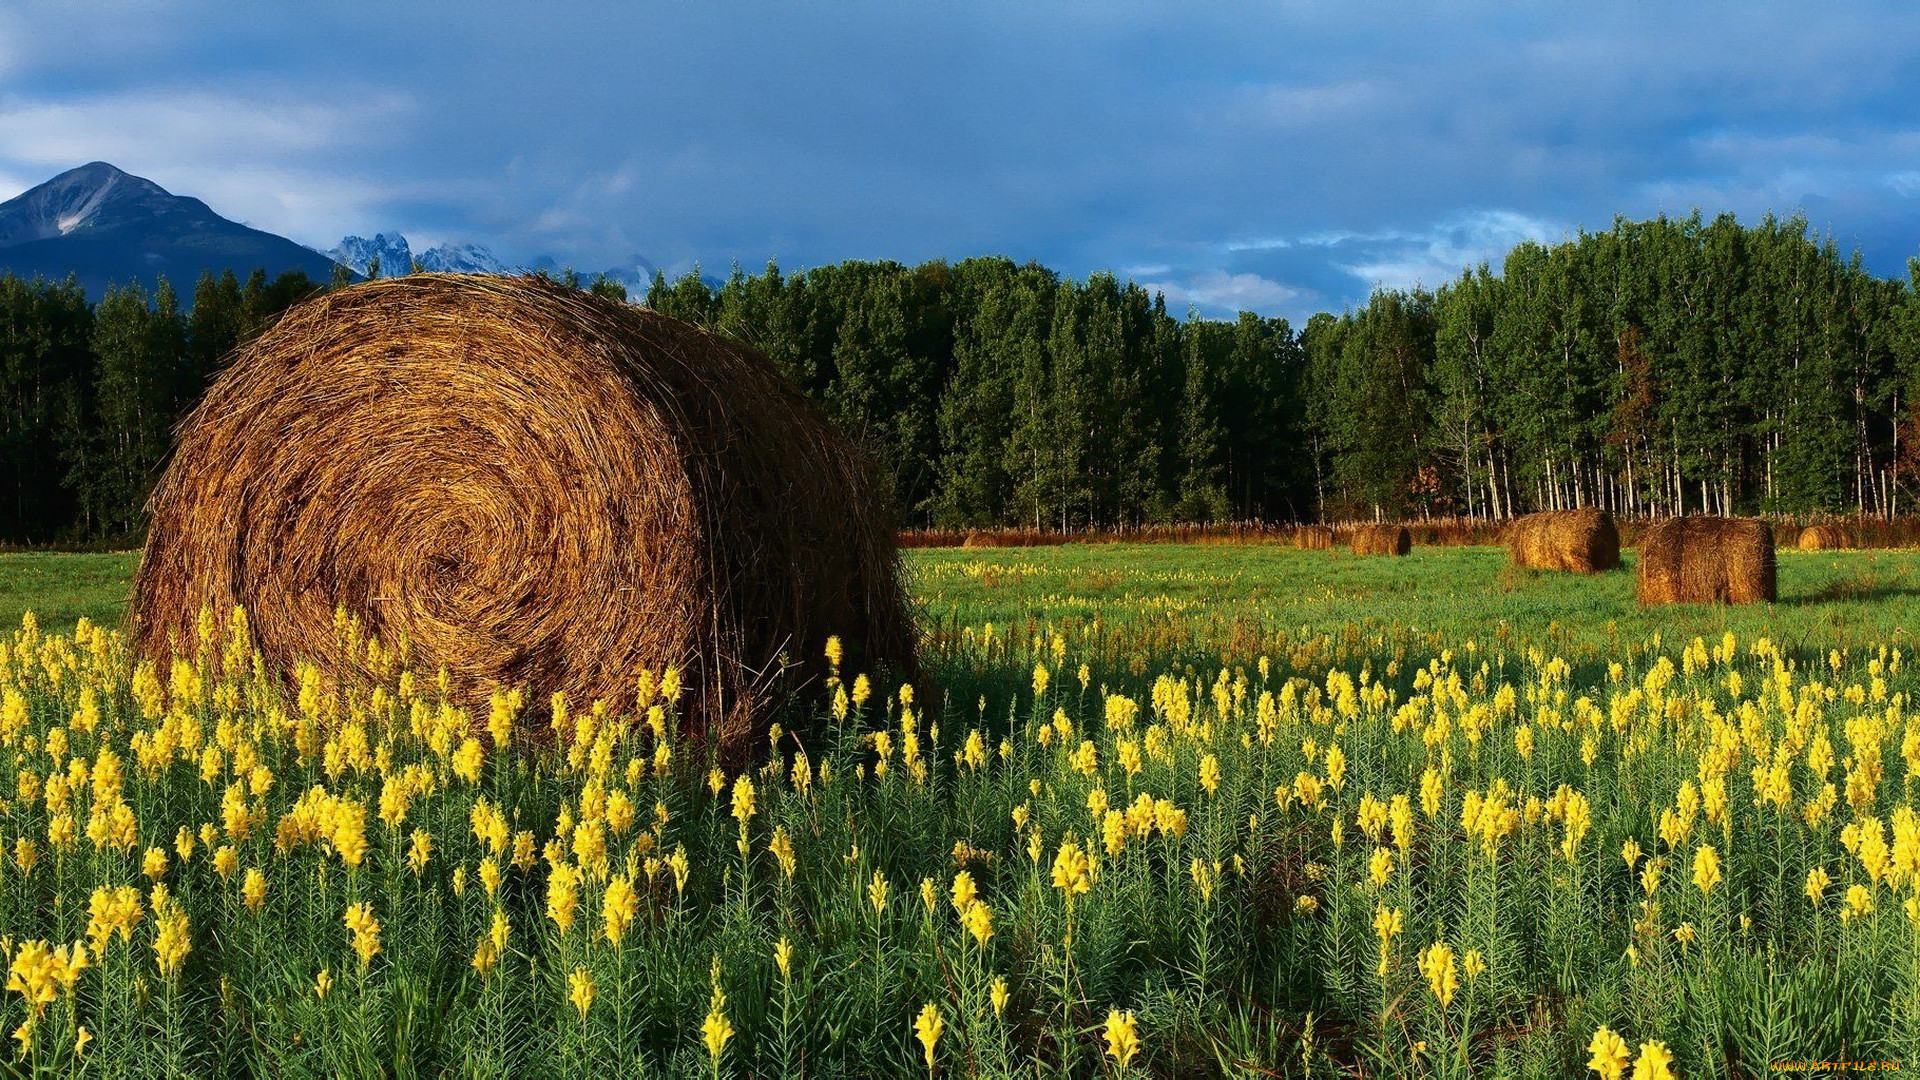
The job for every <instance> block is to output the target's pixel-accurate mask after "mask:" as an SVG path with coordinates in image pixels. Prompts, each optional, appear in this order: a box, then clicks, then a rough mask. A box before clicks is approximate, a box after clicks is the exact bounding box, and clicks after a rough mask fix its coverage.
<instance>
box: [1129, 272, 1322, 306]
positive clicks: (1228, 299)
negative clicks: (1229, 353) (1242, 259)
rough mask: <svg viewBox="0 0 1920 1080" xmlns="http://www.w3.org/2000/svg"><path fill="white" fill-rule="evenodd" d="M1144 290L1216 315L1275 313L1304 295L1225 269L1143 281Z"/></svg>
mask: <svg viewBox="0 0 1920 1080" xmlns="http://www.w3.org/2000/svg"><path fill="white" fill-rule="evenodd" d="M1140 287H1141V288H1143V289H1145V290H1147V291H1148V292H1157V293H1160V294H1161V295H1163V296H1165V297H1166V298H1167V305H1168V306H1169V307H1173V308H1178V307H1184V306H1186V305H1188V304H1192V305H1193V306H1195V307H1197V308H1200V309H1202V310H1206V311H1214V312H1220V311H1263V312H1271V311H1273V310H1274V309H1276V308H1279V307H1282V306H1285V305H1287V304H1289V303H1290V302H1291V301H1293V300H1295V299H1297V298H1299V297H1300V296H1301V291H1300V290H1299V289H1296V288H1294V287H1292V286H1290V285H1283V284H1281V283H1280V282H1278V281H1274V280H1271V279H1269V278H1264V277H1261V276H1260V275H1259V274H1233V273H1228V272H1227V271H1225V270H1205V271H1202V272H1200V273H1198V274H1195V275H1193V276H1191V277H1189V278H1187V279H1186V280H1184V281H1143V282H1141V283H1140Z"/></svg>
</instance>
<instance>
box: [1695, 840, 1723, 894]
mask: <svg viewBox="0 0 1920 1080" xmlns="http://www.w3.org/2000/svg"><path fill="white" fill-rule="evenodd" d="M1722 880H1723V879H1722V878H1721V876H1720V853H1719V852H1717V851H1715V850H1714V849H1713V846H1712V845H1711V844H1702V845H1701V846H1700V848H1699V850H1697V851H1695V852H1694V853H1693V883H1694V885H1696V886H1698V887H1699V889H1700V895H1701V896H1706V895H1707V894H1709V893H1711V892H1712V891H1713V887H1714V886H1715V885H1718V884H1720V882H1721V881H1722Z"/></svg>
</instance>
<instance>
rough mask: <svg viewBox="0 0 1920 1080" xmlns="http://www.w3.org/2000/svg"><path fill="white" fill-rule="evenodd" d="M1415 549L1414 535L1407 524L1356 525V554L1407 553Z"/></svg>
mask: <svg viewBox="0 0 1920 1080" xmlns="http://www.w3.org/2000/svg"><path fill="white" fill-rule="evenodd" d="M1412 550H1413V535H1412V534H1411V533H1409V532H1407V527H1406V526H1405V525H1356V526H1354V529H1353V553H1354V554H1355V555H1405V554H1406V553H1407V552H1409V551H1412Z"/></svg>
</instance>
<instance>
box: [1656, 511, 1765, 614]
mask: <svg viewBox="0 0 1920 1080" xmlns="http://www.w3.org/2000/svg"><path fill="white" fill-rule="evenodd" d="M1637 591H1638V594H1639V599H1640V603H1642V604H1676V603H1678V604H1701V603H1719V602H1724V603H1733V604H1745V603H1754V602H1757V601H1761V600H1767V601H1771V600H1774V599H1775V598H1776V591H1775V583H1774V558H1773V528H1772V527H1771V526H1769V525H1768V524H1767V523H1766V522H1764V521H1757V520H1754V519H1752V518H1727V517H1713V516H1709V515H1705V514H1698V515H1692V516H1689V517H1679V518H1669V519H1667V520H1665V521H1662V522H1659V523H1658V524H1656V525H1653V526H1651V527H1649V528H1648V529H1647V531H1646V532H1645V533H1643V534H1641V537H1640V567H1639V581H1638V590H1637Z"/></svg>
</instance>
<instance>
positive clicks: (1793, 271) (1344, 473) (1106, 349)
mask: <svg viewBox="0 0 1920 1080" xmlns="http://www.w3.org/2000/svg"><path fill="white" fill-rule="evenodd" d="M1914 275H1915V277H1920V263H1917V264H1916V268H1915V270H1914ZM569 278H570V279H571V280H573V281H574V283H575V284H577V285H579V286H580V287H583V288H591V289H593V290H594V291H596V292H601V293H603V294H607V295H610V296H614V297H616V298H622V299H624V298H625V290H624V289H622V288H621V287H620V286H619V285H617V284H615V283H611V282H607V281H604V280H596V281H593V282H580V281H578V280H577V279H573V278H571V275H569ZM344 283H345V279H344V278H343V277H336V278H335V279H334V281H332V282H330V283H327V284H326V285H321V284H319V283H315V282H312V281H309V280H308V279H307V278H305V277H304V276H301V275H298V274H290V275H283V276H282V277H280V278H277V279H274V280H272V281H269V280H267V278H266V275H265V274H264V273H259V272H256V273H254V274H253V275H252V276H251V277H250V278H248V279H247V280H246V281H244V282H242V281H241V280H239V279H238V278H236V276H235V275H234V274H232V273H231V272H229V273H227V274H225V275H223V276H221V277H218V278H216V277H213V276H211V275H208V276H203V277H202V278H201V280H200V281H199V282H198V283H197V284H196V286H195V288H194V290H193V293H192V297H191V302H190V303H183V302H182V299H181V297H179V296H178V295H177V294H176V293H175V292H174V290H173V288H172V287H171V286H170V285H169V284H168V283H167V282H166V281H165V280H164V279H162V280H160V281H158V282H157V284H156V286H155V287H154V288H153V289H152V290H151V291H148V290H145V289H143V288H142V287H140V286H127V287H121V288H116V289H113V290H111V291H110V292H109V293H108V294H107V295H106V296H104V297H101V298H99V299H98V301H97V302H93V301H90V300H89V298H88V297H86V296H85V295H84V293H83V292H82V291H81V290H80V288H79V287H78V286H77V285H76V284H74V283H72V282H71V281H69V282H47V281H40V280H35V281H22V280H18V279H14V278H0V543H8V544H16V545H29V544H44V543H52V542H62V543H90V542H91V543H113V542H120V541H127V540H137V538H138V536H139V533H140V531H141V529H142V517H143V506H144V502H145V497H146V492H147V490H148V489H149V488H150V487H151V485H152V483H153V481H154V479H155V478H156V477H157V475H158V472H159V470H160V468H161V467H162V466H163V464H164V462H165V459H166V454H167V450H168V444H169V440H170V436H171V432H172V430H173V427H174V424H175V423H176V422H177V421H178V419H179V418H180V417H181V416H183V415H184V414H185V411H186V410H187V409H189V408H191V407H192V405H193V403H194V402H195V401H196V400H197V398H198V396H199V394H200V392H201V390H202V389H203V388H204V387H205V386H206V384H207V382H208V380H209V379H211V378H212V377H213V376H214V375H216V374H217V373H218V371H219V368H220V365H221V363H222V362H223V360H224V358H225V357H227V356H228V354H229V353H230V352H231V351H232V350H233V349H234V348H235V347H236V346H237V345H239V344H241V343H243V342H244V341H245V340H247V339H248V337H249V336H250V335H251V334H253V333H254V332H256V331H257V330H258V329H259V328H260V327H262V326H264V325H265V324H266V323H267V322H268V321H270V320H271V319H272V318H273V317H274V316H275V315H276V314H278V313H279V312H280V311H282V310H284V309H285V308H286V307H288V306H289V305H291V304H293V303H295V302H297V301H298V300H300V299H302V298H304V297H305V296H307V295H310V294H311V293H313V292H314V291H316V290H317V289H320V288H325V287H339V286H341V285H342V284H344ZM642 302H644V303H646V304H647V305H649V306H651V307H654V308H656V309H658V310H661V311H663V312H665V313H667V314H670V315H674V316H676V317H679V318H683V319H687V320H689V321H692V322H695V323H698V324H700V325H703V326H706V327H709V328H710V329H712V330H713V331H715V332H716V333H720V334H723V335H726V336H728V337H732V338H735V339H738V340H741V341H745V342H747V343H749V344H751V345H753V346H755V347H757V348H759V349H760V350H762V351H763V352H765V353H766V354H767V355H768V356H769V357H770V358H771V359H772V360H773V362H774V363H775V364H777V365H778V366H779V367H780V368H781V369H782V370H783V371H785V372H786V373H787V374H788V375H789V376H790V377H792V379H793V380H794V381H795V382H796V383H797V384H798V385H799V386H800V387H801V388H802V389H803V390H804V391H805V392H806V393H807V394H808V395H809V396H810V397H812V398H813V399H814V400H816V401H818V402H819V403H820V404H821V406H822V407H823V408H824V409H825V410H826V411H827V412H828V414H829V415H830V416H831V417H832V418H833V419H834V420H835V421H836V422H837V423H839V424H840V425H841V426H842V427H843V428H844V429H845V430H847V431H848V432H849V433H850V434H852V435H853V436H854V437H856V438H857V439H859V440H861V441H862V442H863V443H864V444H865V445H866V446H867V447H868V448H869V449H870V450H871V451H872V453H873V454H874V456H875V457H876V458H877V459H878V460H879V461H880V462H881V464H882V465H883V470H884V473H885V475H886V477H887V478H888V479H889V481H890V483H891V486H892V489H893V495H894V496H895V500H896V502H897V505H898V506H899V507H900V511H901V514H902V518H903V520H902V524H903V525H909V526H914V525H918V526H940V527H984V526H995V525H1024V526H1028V527H1034V528H1046V529H1058V530H1076V529H1084V528H1092V527H1105V526H1116V525H1138V524H1146V523H1155V522H1218V521H1229V520H1233V521H1254V520H1258V521H1302V520H1347V519H1354V518H1373V517H1419V516H1454V515H1467V516H1473V517H1482V518H1501V517H1506V516H1510V515H1513V514H1518V513H1523V512H1526V511H1529V510H1533V509H1548V508H1559V507H1568V506H1582V505H1600V506H1606V507H1609V508H1612V509H1613V510H1615V511H1616V512H1619V513H1622V514H1628V515H1634V516H1646V515H1664V514H1673V513H1685V512H1697V511H1703V510H1704V511H1714V512H1729V513H1748V512H1766V513H1778V514H1810V513H1837V512H1849V511H1851V512H1858V513H1865V514H1893V513H1897V512H1900V511H1901V510H1902V509H1903V507H1904V506H1905V505H1906V503H1907V501H1909V500H1911V499H1913V498H1914V497H1915V496H1916V495H1920V488H1916V485H1917V484H1920V450H1916V448H1915V442H1916V437H1920V407H1917V406H1916V390H1920V385H1917V383H1920V307H1916V300H1915V281H1914V280H1912V279H1910V280H1889V279H1885V278H1880V277H1876V276H1874V275H1873V274H1871V273H1870V272H1868V271H1867V270H1866V269H1865V268H1864V267H1863V266H1862V264H1861V262H1860V259H1859V258H1858V256H1857V255H1856V256H1852V257H1847V256H1843V255H1842V253H1841V252H1840V250H1839V248H1838V246H1837V244H1836V243H1835V242H1834V241H1833V240H1832V239H1831V238H1823V237H1821V236H1819V235H1818V234H1817V233H1814V232H1813V231H1812V230H1811V229H1810V228H1809V226H1808V223H1807V222H1806V221H1805V220H1804V219H1803V218H1800V217H1792V218H1785V219H1778V218H1773V217H1768V218H1765V219H1763V220H1762V221H1760V222H1759V223H1757V224H1755V225H1751V226H1747V225H1742V224H1740V223H1739V222H1738V221H1736V220H1735V219H1734V218H1733V217H1732V216H1731V215H1722V216H1719V217H1717V218H1714V219H1712V220H1706V219H1704V218H1703V217H1702V216H1701V215H1699V214H1698V213H1696V214H1694V215H1691V216H1689V217H1686V218H1677V219H1676V218H1664V217H1663V218H1660V219H1656V220H1653V221H1644V222H1635V221H1627V220H1616V221H1615V222H1614V224H1613V226H1612V228H1611V229H1609V230H1607V231H1604V232H1584V231H1583V232H1581V233H1579V234H1577V235H1575V236H1571V237H1569V238H1567V239H1566V240H1565V241H1563V242H1561V243H1557V244H1552V245H1544V244H1537V243H1531V242H1529V243H1525V244H1521V245H1520V246H1518V247H1516V248H1514V249H1513V250H1512V251H1511V252H1509V253H1508V255H1507V256H1506V258H1505V260H1504V262H1503V263H1502V264H1501V265H1500V266H1499V267H1497V268H1496V267H1493V266H1490V265H1487V264H1482V265H1480V266H1476V267H1470V268H1466V269H1464V270H1463V271H1462V273H1461V274H1460V276H1459V277H1458V278H1457V279H1455V280H1453V281H1450V282H1447V283H1445V284H1443V285H1441V286H1439V287H1438V288H1436V289H1433V290H1431V291H1429V290H1426V289H1424V288H1413V289H1405V290H1400V289H1382V290H1377V291H1375V292H1374V293H1373V294H1372V295H1371V297H1369V299H1368V300H1367V302H1366V303H1365V304H1364V305H1362V306H1360V307H1358V308H1356V309H1352V310H1348V311H1345V312H1342V313H1339V314H1332V313H1322V314H1318V315H1314V316H1313V317H1312V318H1310V319H1309V320H1308V321H1307V323H1306V325H1305V326H1304V327H1294V326H1291V325H1289V323H1288V322H1287V321H1286V320H1285V319H1279V318H1271V317H1262V316H1260V315H1256V314H1253V313H1250V312H1243V313H1241V314H1240V315H1239V317H1238V318H1236V319H1233V320H1215V319H1208V318H1202V317H1200V316H1199V315H1198V314H1196V313H1194V312H1192V311H1188V312H1182V313H1175V312H1170V311H1169V310H1167V306H1166V304H1165V302H1164V300H1163V299H1162V298H1161V297H1160V296H1158V295H1149V294H1148V293H1147V292H1146V291H1145V290H1144V289H1142V288H1141V287H1140V286H1139V285H1137V284H1134V283H1132V282H1126V281H1121V280H1120V279H1118V278H1116V277H1115V276H1114V275H1111V274H1106V273H1097V274H1094V275H1092V276H1090V277H1089V278H1087V279H1086V280H1084V281H1081V280H1075V279H1073V278H1069V277H1063V276H1062V275H1060V274H1058V273H1055V272H1054V271H1052V270H1049V269H1047V268H1045V267H1043V266H1040V265H1038V264H1035V263H1027V264H1024V265H1023V264H1018V263H1016V262H1014V261H1013V260H1010V259H1007V258H973V259H966V260H964V261H960V262H955V263H947V262H943V261H934V262H927V263H922V264H920V265H917V266H906V265H902V264H899V263H894V262H867V261H850V262H842V263H837V264H832V265H828V266H822V267H816V268H812V269H808V270H806V271H804V272H798V273H791V274H786V273H782V271H781V270H780V269H779V268H778V267H777V266H774V265H771V264H770V265H769V266H768V267H767V268H766V269H765V271H764V272H762V273H760V274H757V275H756V274H748V273H746V272H744V271H743V270H741V269H740V268H738V267H735V268H734V270H733V272H732V274H731V276H730V277H729V278H728V279H727V280H726V281H724V282H721V283H714V282H710V281H708V280H706V279H703V278H702V277H701V276H700V275H699V273H698V272H697V271H695V272H693V273H689V274H687V275H685V276H684V277H681V278H680V279H678V280H674V281H669V280H667V279H665V278H656V279H655V280H654V283H653V285H652V287H651V288H650V289H649V290H648V291H647V293H646V296H645V297H644V298H643V301H642Z"/></svg>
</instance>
